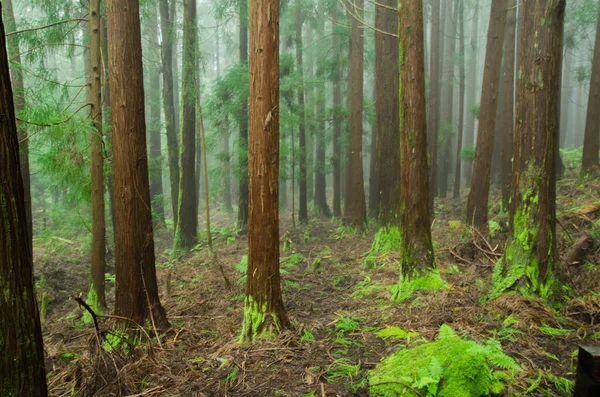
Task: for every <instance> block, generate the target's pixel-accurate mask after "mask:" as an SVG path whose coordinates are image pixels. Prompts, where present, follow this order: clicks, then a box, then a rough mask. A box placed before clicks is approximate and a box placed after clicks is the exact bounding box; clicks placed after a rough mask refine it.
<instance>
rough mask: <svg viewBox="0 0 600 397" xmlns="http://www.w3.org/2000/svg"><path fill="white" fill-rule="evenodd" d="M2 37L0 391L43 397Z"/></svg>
mask: <svg viewBox="0 0 600 397" xmlns="http://www.w3.org/2000/svg"><path fill="white" fill-rule="evenodd" d="M4 4H6V2H4ZM1 7H2V5H0V8H1ZM4 34H5V32H4V24H3V23H2V20H1V18H0V98H1V100H0V291H2V293H1V294H0V351H2V354H1V355H0V390H1V391H2V395H5V396H20V397H38V396H39V397H45V396H47V395H48V391H47V387H46V371H45V369H44V346H43V339H42V329H41V326H40V319H39V312H38V308H37V303H36V300H35V294H34V291H33V257H32V251H31V245H30V241H31V237H30V235H29V234H28V233H29V231H28V229H27V227H28V224H27V209H26V203H25V200H26V197H25V189H24V187H23V176H22V175H23V172H24V171H23V169H22V166H21V162H20V154H19V149H20V148H19V137H18V132H17V124H16V119H15V105H14V103H13V91H12V87H11V83H10V72H9V69H8V59H9V58H8V54H7V53H6V41H5V36H4Z"/></svg>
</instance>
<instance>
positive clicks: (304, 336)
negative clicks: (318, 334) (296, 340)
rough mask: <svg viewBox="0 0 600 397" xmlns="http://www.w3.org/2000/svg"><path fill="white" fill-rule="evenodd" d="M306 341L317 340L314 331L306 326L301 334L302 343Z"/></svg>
mask: <svg viewBox="0 0 600 397" xmlns="http://www.w3.org/2000/svg"><path fill="white" fill-rule="evenodd" d="M305 342H311V343H312V342H315V336H314V335H313V333H312V332H310V331H309V330H307V329H306V328H304V329H303V330H302V335H301V336H300V343H305Z"/></svg>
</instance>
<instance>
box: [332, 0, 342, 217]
mask: <svg viewBox="0 0 600 397" xmlns="http://www.w3.org/2000/svg"><path fill="white" fill-rule="evenodd" d="M333 7H334V8H333V11H332V19H333V23H332V30H333V32H332V46H333V51H334V56H335V59H336V62H335V70H334V75H333V139H332V140H333V157H332V162H333V216H334V217H336V218H341V216H342V204H341V202H342V195H341V154H342V148H341V139H342V115H341V113H342V81H341V80H342V69H341V52H342V50H341V47H340V40H339V37H338V36H339V35H338V34H337V33H336V32H335V25H336V23H337V21H338V18H339V11H338V6H337V4H335V5H334V6H333Z"/></svg>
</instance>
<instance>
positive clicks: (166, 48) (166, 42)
mask: <svg viewBox="0 0 600 397" xmlns="http://www.w3.org/2000/svg"><path fill="white" fill-rule="evenodd" d="M159 2H160V4H159V6H160V32H161V36H162V43H161V48H162V51H161V57H162V66H163V68H162V77H163V108H164V113H165V129H166V132H167V150H168V157H169V179H170V184H171V186H170V187H171V210H172V212H173V230H176V229H177V223H178V218H177V212H178V208H179V151H178V147H177V128H176V122H175V120H176V118H177V117H176V114H177V113H176V111H175V93H174V84H175V83H174V80H173V42H174V40H173V38H174V35H175V32H174V31H173V19H172V14H170V13H169V3H168V0H159Z"/></svg>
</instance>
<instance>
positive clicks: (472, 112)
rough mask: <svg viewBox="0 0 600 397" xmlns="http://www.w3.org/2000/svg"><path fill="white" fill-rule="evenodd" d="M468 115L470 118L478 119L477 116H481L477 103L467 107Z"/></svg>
mask: <svg viewBox="0 0 600 397" xmlns="http://www.w3.org/2000/svg"><path fill="white" fill-rule="evenodd" d="M469 114H470V115H471V117H473V118H475V119H479V115H480V114H481V106H480V105H479V104H478V103H476V104H474V105H471V106H470V107H469Z"/></svg>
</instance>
